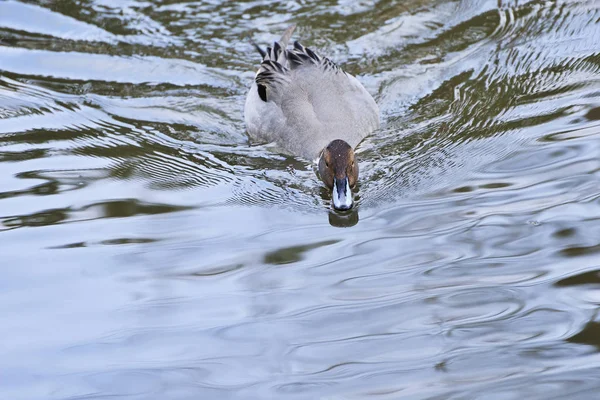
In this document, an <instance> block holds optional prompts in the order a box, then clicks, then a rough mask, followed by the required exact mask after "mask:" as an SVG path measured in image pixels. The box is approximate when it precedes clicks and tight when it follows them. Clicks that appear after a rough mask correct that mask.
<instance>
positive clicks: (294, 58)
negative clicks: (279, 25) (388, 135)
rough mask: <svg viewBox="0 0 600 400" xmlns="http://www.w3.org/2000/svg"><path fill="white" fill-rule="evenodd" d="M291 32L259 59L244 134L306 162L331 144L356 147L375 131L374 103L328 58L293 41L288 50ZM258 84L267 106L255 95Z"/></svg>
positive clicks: (247, 102)
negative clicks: (259, 63)
mask: <svg viewBox="0 0 600 400" xmlns="http://www.w3.org/2000/svg"><path fill="white" fill-rule="evenodd" d="M292 31H293V27H291V28H290V29H288V30H287V31H286V32H285V33H284V35H283V37H282V38H281V40H280V41H279V42H278V43H277V44H275V46H274V47H273V49H270V48H269V49H268V50H267V53H266V55H265V56H264V57H263V63H262V64H261V68H260V69H259V71H258V73H257V75H256V79H255V81H254V82H253V84H252V87H251V88H250V92H249V93H248V96H247V98H246V105H245V109H244V117H245V120H246V127H247V130H248V134H249V135H250V136H251V137H252V138H254V139H256V140H259V141H264V142H275V143H277V145H278V146H279V147H280V148H281V149H283V150H284V151H286V152H288V153H290V154H292V155H296V156H300V157H303V158H306V159H310V160H312V159H315V158H316V157H318V156H319V153H320V152H321V151H322V150H323V148H324V147H325V146H327V144H329V142H331V141H332V140H335V139H342V140H345V141H346V142H348V144H349V145H350V146H352V148H355V147H356V146H357V145H358V144H359V143H360V142H361V141H362V140H363V139H364V137H365V136H367V135H369V134H370V133H371V132H373V131H374V130H375V129H377V128H378V127H379V108H378V107H377V104H376V103H375V100H373V97H371V95H370V94H369V92H367V90H366V89H365V88H364V87H363V86H362V85H361V84H360V82H359V81H358V80H357V79H356V78H355V77H353V76H352V75H350V74H348V73H346V72H344V71H343V70H342V69H341V68H339V67H338V66H336V65H335V64H333V63H332V62H331V61H330V60H328V59H327V58H324V57H320V56H318V55H316V54H315V53H313V52H312V51H310V49H306V48H305V47H303V46H302V45H300V44H298V43H297V42H296V43H295V44H294V48H293V49H291V50H288V49H287V47H288V41H289V38H290V36H291V33H292ZM278 47H279V48H278ZM261 74H262V75H261ZM259 85H262V88H264V92H263V94H264V93H265V92H266V96H264V97H266V99H267V101H264V100H263V99H262V98H261V96H260V95H259Z"/></svg>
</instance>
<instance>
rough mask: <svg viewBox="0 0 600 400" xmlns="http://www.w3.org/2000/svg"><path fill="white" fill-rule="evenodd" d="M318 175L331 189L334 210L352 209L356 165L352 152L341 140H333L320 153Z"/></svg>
mask: <svg viewBox="0 0 600 400" xmlns="http://www.w3.org/2000/svg"><path fill="white" fill-rule="evenodd" d="M319 175H320V176H321V180H322V181H323V183H324V184H325V185H327V187H329V188H330V189H332V194H331V198H332V200H333V207H334V208H335V209H336V210H349V209H350V208H352V204H353V201H352V188H353V187H354V185H356V181H357V180H358V163H357V162H355V160H354V150H352V147H350V145H349V144H348V143H346V142H345V141H343V140H339V139H337V140H334V141H332V142H331V143H329V144H328V145H327V147H325V148H324V149H323V151H322V152H321V157H320V158H319Z"/></svg>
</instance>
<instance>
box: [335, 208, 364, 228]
mask: <svg viewBox="0 0 600 400" xmlns="http://www.w3.org/2000/svg"><path fill="white" fill-rule="evenodd" d="M329 224H330V225H331V226H335V227H338V228H349V227H351V226H354V225H356V224H358V208H356V207H353V208H351V209H350V210H348V211H336V210H329Z"/></svg>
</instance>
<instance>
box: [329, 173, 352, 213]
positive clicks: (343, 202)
mask: <svg viewBox="0 0 600 400" xmlns="http://www.w3.org/2000/svg"><path fill="white" fill-rule="evenodd" d="M331 197H332V199H333V208H335V209H336V210H349V209H351V208H352V190H350V183H349V182H348V178H343V179H337V178H335V179H334V180H333V193H332V195H331Z"/></svg>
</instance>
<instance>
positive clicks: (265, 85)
mask: <svg viewBox="0 0 600 400" xmlns="http://www.w3.org/2000/svg"><path fill="white" fill-rule="evenodd" d="M295 28H296V26H295V25H292V26H290V27H289V28H288V29H287V30H286V31H285V32H284V34H283V36H282V37H281V39H280V40H279V42H275V43H274V44H273V47H267V49H266V51H265V50H263V49H261V48H260V46H258V45H257V44H256V43H254V42H252V44H253V45H254V47H255V48H256V50H258V52H259V53H260V55H261V56H262V59H263V60H262V63H261V64H260V68H259V69H258V72H257V73H256V78H255V81H256V86H257V90H258V95H259V97H260V99H261V100H262V101H264V102H267V101H268V100H269V94H268V93H269V91H270V90H272V89H273V88H274V87H275V86H276V85H277V84H281V83H285V82H288V81H289V76H288V75H289V72H290V70H295V69H298V68H301V67H305V66H309V65H312V66H316V67H319V68H322V69H323V71H324V72H331V73H335V74H338V73H343V74H345V72H344V70H343V69H342V68H341V67H340V66H338V65H337V64H336V63H334V62H333V61H331V60H330V59H329V58H327V57H322V56H319V55H318V54H317V53H315V52H314V51H312V50H311V49H309V48H308V47H304V46H303V45H301V44H300V43H299V42H297V41H295V42H294V47H293V48H292V49H288V48H287V47H288V43H289V40H290V38H291V36H292V33H293V32H294V29H295Z"/></svg>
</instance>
